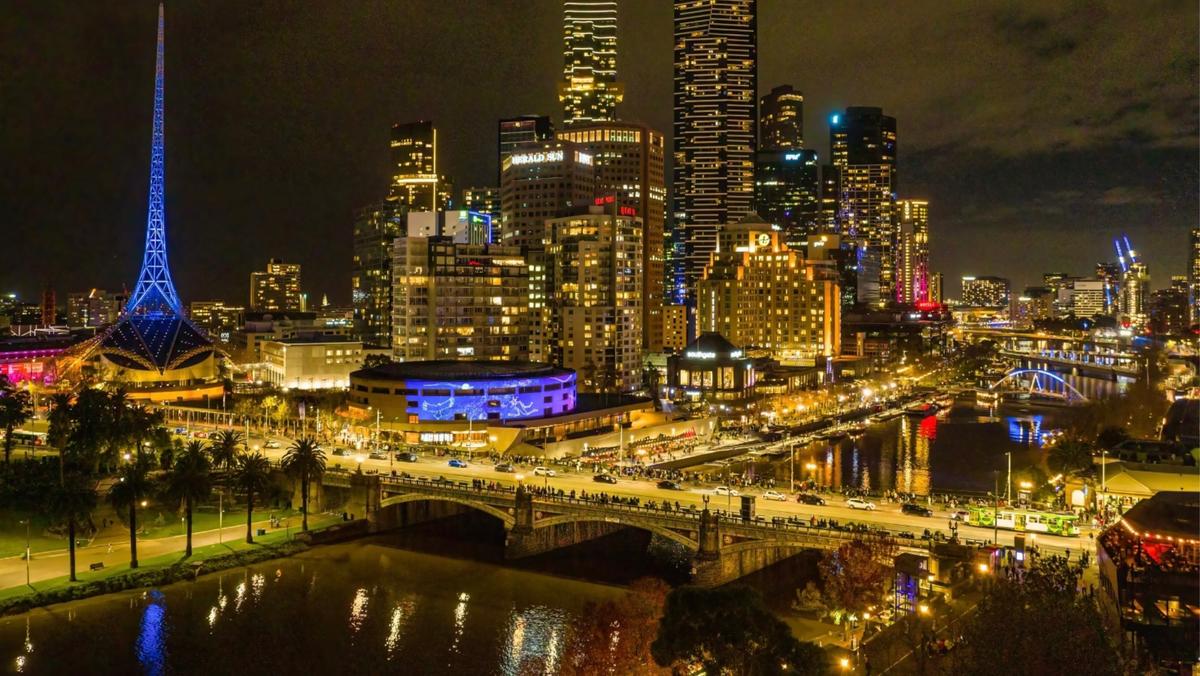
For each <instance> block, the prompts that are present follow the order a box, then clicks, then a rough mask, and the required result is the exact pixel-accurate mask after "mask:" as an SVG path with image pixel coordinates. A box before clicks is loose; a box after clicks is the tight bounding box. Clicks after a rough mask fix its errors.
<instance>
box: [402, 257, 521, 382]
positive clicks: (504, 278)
mask: <svg viewBox="0 0 1200 676" xmlns="http://www.w3.org/2000/svg"><path fill="white" fill-rule="evenodd" d="M393 256H394V257H393V268H392V279H393V287H394V288H393V292H392V297H393V299H394V303H393V319H392V325H393V330H394V334H393V336H392V354H393V357H394V358H395V359H396V360H397V361H419V360H428V359H462V360H481V359H482V360H510V359H521V360H524V359H528V357H529V341H530V336H529V268H528V266H527V264H526V262H525V259H524V258H523V257H522V256H521V251H520V249H517V248H514V247H506V246H497V245H491V244H461V243H456V242H454V241H453V240H452V239H451V238H449V237H401V238H399V239H397V240H396V242H395V246H394V249H393Z"/></svg>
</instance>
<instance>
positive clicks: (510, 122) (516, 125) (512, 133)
mask: <svg viewBox="0 0 1200 676" xmlns="http://www.w3.org/2000/svg"><path fill="white" fill-rule="evenodd" d="M553 138H554V122H552V121H551V120H550V116H549V115H520V116H517V117H509V118H505V119H503V120H500V123H499V125H498V126H497V131H496V145H497V147H498V148H499V149H500V160H499V162H498V163H497V164H496V184H497V185H499V184H500V178H501V177H502V175H503V171H504V160H506V159H508V156H509V155H512V154H513V151H514V150H516V149H517V148H518V147H519V146H523V145H527V144H530V143H541V142H542V141H550V140H552V139H553ZM468 208H469V207H468Z"/></svg>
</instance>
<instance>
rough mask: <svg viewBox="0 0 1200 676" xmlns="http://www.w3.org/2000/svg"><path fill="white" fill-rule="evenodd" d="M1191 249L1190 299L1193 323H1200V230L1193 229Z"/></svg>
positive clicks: (1189, 270)
mask: <svg viewBox="0 0 1200 676" xmlns="http://www.w3.org/2000/svg"><path fill="white" fill-rule="evenodd" d="M1191 245H1192V246H1191V249H1190V255H1189V260H1188V263H1189V265H1188V295H1189V296H1190V298H1189V299H1188V303H1189V306H1190V307H1191V323H1193V324H1196V323H1200V228H1192V238H1191Z"/></svg>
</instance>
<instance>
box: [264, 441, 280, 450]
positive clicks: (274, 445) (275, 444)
mask: <svg viewBox="0 0 1200 676" xmlns="http://www.w3.org/2000/svg"><path fill="white" fill-rule="evenodd" d="M279 447H280V443H279V442H278V441H275V440H274V439H267V440H266V441H264V442H263V448H279Z"/></svg>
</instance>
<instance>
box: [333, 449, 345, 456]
mask: <svg viewBox="0 0 1200 676" xmlns="http://www.w3.org/2000/svg"><path fill="white" fill-rule="evenodd" d="M333 454H334V455H346V449H344V448H335V449H333Z"/></svg>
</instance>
